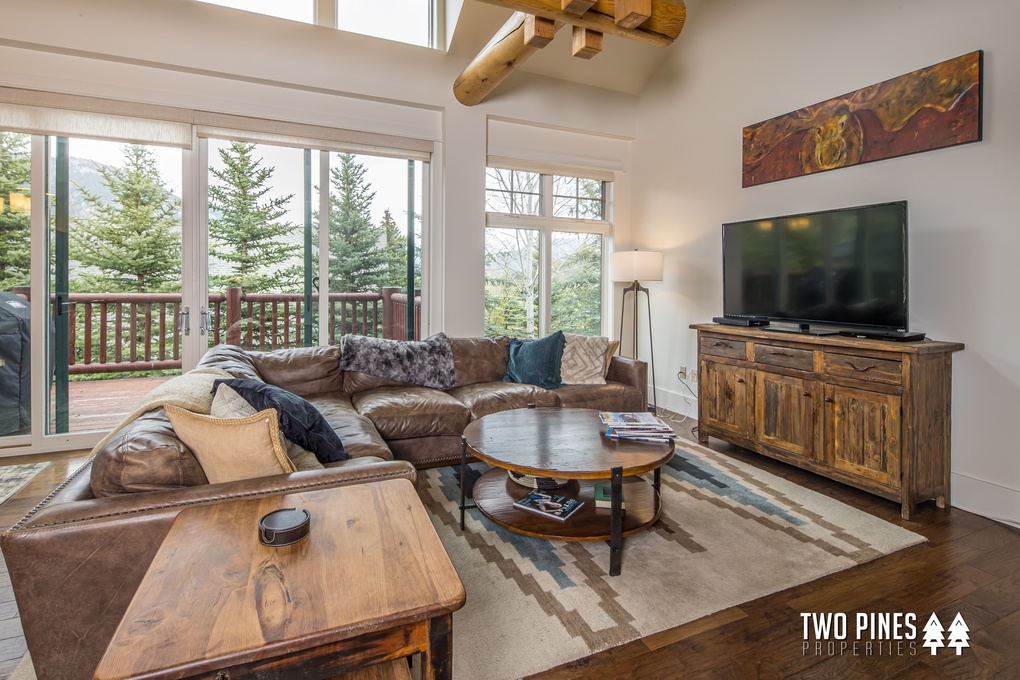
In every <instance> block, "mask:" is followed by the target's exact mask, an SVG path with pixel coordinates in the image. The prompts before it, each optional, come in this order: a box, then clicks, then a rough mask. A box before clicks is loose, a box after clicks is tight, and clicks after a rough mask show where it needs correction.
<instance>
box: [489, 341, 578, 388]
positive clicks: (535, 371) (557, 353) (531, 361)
mask: <svg viewBox="0 0 1020 680" xmlns="http://www.w3.org/2000/svg"><path fill="white" fill-rule="evenodd" d="M565 345H566V339H565V338H564V337H563V331H556V332H555V333H553V334H552V335H547V336H546V337H544V338H542V339H541V340H530V341H525V340H519V339H517V338H510V342H509V345H508V347H509V350H510V358H509V360H508V361H507V362H506V375H505V376H503V382H515V383H528V384H529V385H538V386H539V387H544V388H545V389H547V390H554V389H556V388H557V387H559V386H561V385H562V384H563V382H562V381H561V380H560V361H562V359H563V347H564V346H565Z"/></svg>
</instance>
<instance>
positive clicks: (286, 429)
mask: <svg viewBox="0 0 1020 680" xmlns="http://www.w3.org/2000/svg"><path fill="white" fill-rule="evenodd" d="M215 385H216V386H217V387H218V386H219V385H229V386H230V387H232V388H233V389H234V390H236V391H237V393H238V394H240V395H241V396H242V397H244V398H245V400H246V401H247V402H248V403H249V404H251V405H252V406H254V407H255V408H257V409H258V410H260V411H262V410H265V409H267V408H275V409H276V410H277V412H279V415H280V417H279V427H280V431H281V432H282V433H283V436H284V437H286V438H287V439H289V440H290V441H292V442H294V443H296V444H298V445H300V446H301V448H303V449H305V450H306V451H311V452H312V453H314V454H315V457H316V458H318V459H319V462H320V463H332V462H333V461H337V460H344V459H345V458H348V457H349V456H348V455H347V453H346V452H345V451H344V445H343V442H341V441H340V438H339V437H338V436H337V434H336V432H334V431H333V428H331V427H330V426H329V424H328V423H327V422H326V420H325V419H324V418H323V417H322V414H321V413H319V411H318V410H316V408H315V407H314V406H312V405H311V404H310V403H308V401H307V400H305V399H303V398H301V397H299V396H297V395H296V394H293V393H291V392H288V391H287V390H285V389H282V388H280V387H277V386H275V385H268V384H266V383H259V382H255V381H254V380H237V379H235V380H217V381H216V383H215Z"/></svg>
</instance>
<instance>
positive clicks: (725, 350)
mask: <svg viewBox="0 0 1020 680" xmlns="http://www.w3.org/2000/svg"><path fill="white" fill-rule="evenodd" d="M701 353H702V354H711V355H712V356H717V357H729V358H731V359H743V358H745V357H746V356H747V343H746V342H745V341H743V340H729V339H726V338H713V337H702V338H701Z"/></svg>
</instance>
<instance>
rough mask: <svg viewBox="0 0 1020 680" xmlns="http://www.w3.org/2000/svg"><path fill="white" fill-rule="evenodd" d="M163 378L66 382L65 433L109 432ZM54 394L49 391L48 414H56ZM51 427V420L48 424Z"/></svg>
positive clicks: (163, 379)
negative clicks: (67, 431) (66, 409)
mask: <svg viewBox="0 0 1020 680" xmlns="http://www.w3.org/2000/svg"><path fill="white" fill-rule="evenodd" d="M169 379H170V378H169V377H166V378H116V379H112V380H85V381H80V382H72V383H68V388H67V392H68V399H67V403H68V430H69V431H70V432H90V431H93V430H110V429H113V428H114V427H116V426H117V425H118V424H119V423H120V421H122V420H123V419H124V416H126V415H127V414H129V413H131V411H133V410H134V409H135V406H136V405H137V404H138V403H139V402H140V401H141V399H142V397H144V396H145V395H146V394H148V393H149V391H150V390H152V388H154V387H155V386H156V385H159V384H160V383H163V382H166V381H167V380H169ZM55 395H56V391H55V390H52V391H51V392H50V413H53V412H54V411H55V405H54V404H55V401H54V400H55ZM51 426H52V421H51Z"/></svg>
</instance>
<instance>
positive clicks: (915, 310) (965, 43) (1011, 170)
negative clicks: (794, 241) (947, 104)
mask: <svg viewBox="0 0 1020 680" xmlns="http://www.w3.org/2000/svg"><path fill="white" fill-rule="evenodd" d="M688 10H689V11H688V20H687V25H686V27H685V28H684V32H683V34H682V35H681V36H680V39H679V40H678V41H677V43H676V44H675V45H674V47H673V48H671V49H673V52H672V54H671V55H670V58H669V60H668V61H667V62H666V63H665V64H664V66H663V67H662V68H661V69H660V71H659V72H658V73H657V74H656V76H655V77H654V78H653V80H652V82H651V83H650V84H649V86H648V87H647V88H646V89H645V91H644V92H643V93H642V95H641V97H640V100H639V128H638V142H637V143H636V145H635V152H634V164H635V173H634V175H635V178H636V180H635V186H634V212H633V215H632V222H633V225H634V227H633V229H634V239H635V246H640V247H644V248H650V249H661V250H664V251H665V252H666V280H665V281H663V282H662V283H660V284H649V288H651V289H652V303H653V307H654V310H653V313H654V315H655V317H656V319H657V320H658V321H659V323H658V328H657V329H656V334H655V341H656V342H655V345H656V349H657V350H658V351H657V352H656V354H657V357H656V359H657V360H658V361H657V364H658V367H659V370H658V371H657V374H658V376H659V386H660V387H659V391H660V395H661V396H660V403H663V402H665V403H667V404H669V405H673V406H681V405H682V403H681V401H680V399H679V396H678V395H679V393H680V391H681V387H680V383H679V382H678V381H677V380H676V377H675V375H676V370H677V368H678V367H679V366H680V365H685V366H694V365H695V360H696V359H695V357H696V348H695V334H694V332H693V331H690V330H689V329H688V328H687V326H688V324H690V323H697V322H706V321H710V320H711V318H712V317H713V316H716V315H719V314H721V312H722V275H721V244H720V224H721V223H723V222H726V221H733V220H738V219H747V218H756V217H768V216H773V215H782V214H790V213H797V212H805V211H811V210H820V209H827V208H836V207H844V206H852V205H861V204H868V203H877V202H882V201H891V200H900V199H906V200H908V201H909V230H910V236H909V258H910V327H911V328H912V329H920V330H924V331H926V332H927V333H928V335H929V337H933V338H936V339H940V340H952V341H960V342H964V343H966V345H967V348H966V350H964V351H963V352H960V353H958V354H956V355H954V375H953V378H954V380H953V442H952V446H953V473H954V491H955V495H954V497H953V504H954V505H957V506H959V507H962V508H966V509H971V510H975V511H977V512H980V513H982V514H985V515H988V516H991V517H999V518H1006V519H1009V520H1011V521H1014V522H1020V455H1018V454H1017V451H1016V449H1017V434H1018V429H1017V426H1016V422H1017V419H1018V417H1020V362H1018V360H1017V355H1016V351H1015V342H1016V338H1017V337H1020V315H1018V314H1017V313H1016V312H1017V309H1018V307H1020V305H1018V304H1017V293H1018V291H1020V285H1018V283H1020V282H1018V276H1017V272H1018V270H1020V267H1018V266H1017V264H1016V262H1017V254H1018V253H1020V228H1018V226H1020V225H1018V224H1017V222H1018V214H1020V212H1018V207H1017V200H1016V193H1017V191H1018V187H1020V169H1018V168H1020V164H1018V161H1017V153H1018V151H1020V126H1018V125H1017V124H1016V121H1017V120H1018V119H1020V88H1018V87H1017V73H1018V72H1020V41H1018V40H1017V39H1016V26H1017V25H1020V3H1015V2H1006V1H1003V0H972V1H971V2H967V3H960V2H958V1H957V0H901V1H900V2H895V3H891V2H887V1H886V0H858V1H857V2H854V3H850V4H847V3H836V2H808V1H806V0H756V1H755V2H741V1H739V0H688ZM975 49H983V50H984V51H985V62H984V65H985V76H984V78H985V80H984V98H985V109H984V140H983V141H982V142H979V143H975V144H969V145H964V146H958V147H954V148H950V149H942V150H937V151H931V152H926V153H921V154H916V155H913V156H907V157H902V158H896V159H890V160H885V161H879V162H876V163H870V164H867V165H861V166H856V167H851V168H844V169H840V170H834V171H830V172H826V173H821V174H817V175H811V176H806V177H799V178H794V179H788V180H783V181H780V182H775V183H772V184H766V185H761V186H757V187H751V188H747V189H742V188H741V186H740V183H741V180H740V171H741V165H740V159H741V130H742V128H743V127H744V126H745V125H749V124H752V123H757V122H759V121H761V120H764V119H767V118H771V117H773V116H776V115H780V114H784V113H787V112H790V111H793V110H795V109H798V108H801V107H803V106H807V105H810V104H814V103H817V102H820V101H823V100H825V99H828V98H830V97H834V96H838V95H841V94H843V93H846V92H849V91H852V90H855V89H857V88H860V87H864V86H867V85H871V84H874V83H878V82H881V81H883V80H886V79H888V78H891V77H895V76H898V75H901V74H904V73H908V72H910V71H913V70H915V69H918V68H921V67H924V66H928V65H931V64H934V63H937V62H940V61H943V60H945V59H949V58H952V57H956V56H959V55H961V54H965V53H967V52H970V51H972V50H975ZM666 319H668V320H669V322H668V324H667V323H664V320H666Z"/></svg>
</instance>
